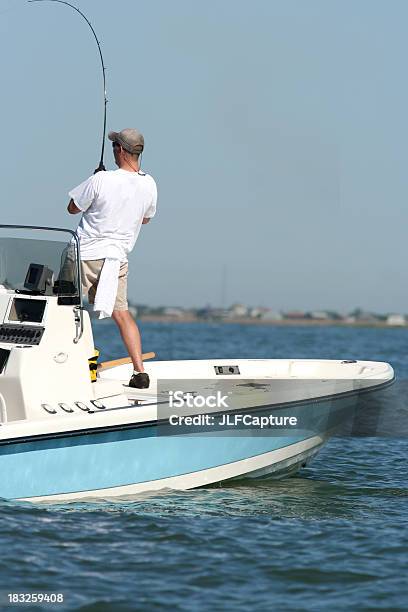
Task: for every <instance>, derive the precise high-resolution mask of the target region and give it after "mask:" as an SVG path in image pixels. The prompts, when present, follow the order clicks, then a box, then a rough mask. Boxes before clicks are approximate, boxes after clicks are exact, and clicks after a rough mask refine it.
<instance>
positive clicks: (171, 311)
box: [163, 307, 184, 319]
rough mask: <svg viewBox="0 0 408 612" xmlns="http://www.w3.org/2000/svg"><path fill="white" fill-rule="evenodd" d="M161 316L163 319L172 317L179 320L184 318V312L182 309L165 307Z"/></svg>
mask: <svg viewBox="0 0 408 612" xmlns="http://www.w3.org/2000/svg"><path fill="white" fill-rule="evenodd" d="M163 314H164V316H165V317H174V318H175V319H180V318H181V317H183V316H184V310H183V309H182V308H173V307H167V308H164V310H163Z"/></svg>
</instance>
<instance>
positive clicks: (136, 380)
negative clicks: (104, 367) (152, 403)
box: [129, 372, 150, 389]
mask: <svg viewBox="0 0 408 612" xmlns="http://www.w3.org/2000/svg"><path fill="white" fill-rule="evenodd" d="M149 385H150V378H149V375H148V374H146V372H139V373H138V374H133V375H132V378H131V379H130V380H129V387H134V388H135V389H148V388H149Z"/></svg>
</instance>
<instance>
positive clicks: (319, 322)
mask: <svg viewBox="0 0 408 612" xmlns="http://www.w3.org/2000/svg"><path fill="white" fill-rule="evenodd" d="M136 318H137V320H138V321H146V322H151V323H221V324H226V325H231V324H234V323H235V324H239V325H267V326H270V325H275V326H277V327H293V326H297V327H299V326H307V327H317V326H322V327H328V326H337V327H381V328H383V327H388V328H397V327H399V328H404V327H407V326H406V325H390V324H388V323H387V322H386V321H353V322H350V321H342V320H341V319H277V320H274V319H270V320H267V319H256V318H251V317H234V318H231V319H227V318H225V319H211V318H210V319H201V318H198V317H194V316H193V315H184V316H182V317H174V316H170V315H141V316H140V317H136Z"/></svg>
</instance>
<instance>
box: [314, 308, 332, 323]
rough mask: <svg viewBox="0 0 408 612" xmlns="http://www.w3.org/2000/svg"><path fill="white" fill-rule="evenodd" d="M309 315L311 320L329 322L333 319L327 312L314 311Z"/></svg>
mask: <svg viewBox="0 0 408 612" xmlns="http://www.w3.org/2000/svg"><path fill="white" fill-rule="evenodd" d="M309 314H310V318H311V319H315V320H317V321H327V320H328V319H330V318H331V317H330V315H329V313H328V312H326V311H325V310H312V312H310V313H309Z"/></svg>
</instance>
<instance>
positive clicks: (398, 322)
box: [386, 314, 407, 327]
mask: <svg viewBox="0 0 408 612" xmlns="http://www.w3.org/2000/svg"><path fill="white" fill-rule="evenodd" d="M386 322H387V325H394V326H395V327H403V326H404V325H406V324H407V321H406V319H405V316H404V315H401V314H390V315H388V317H387V319H386Z"/></svg>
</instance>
